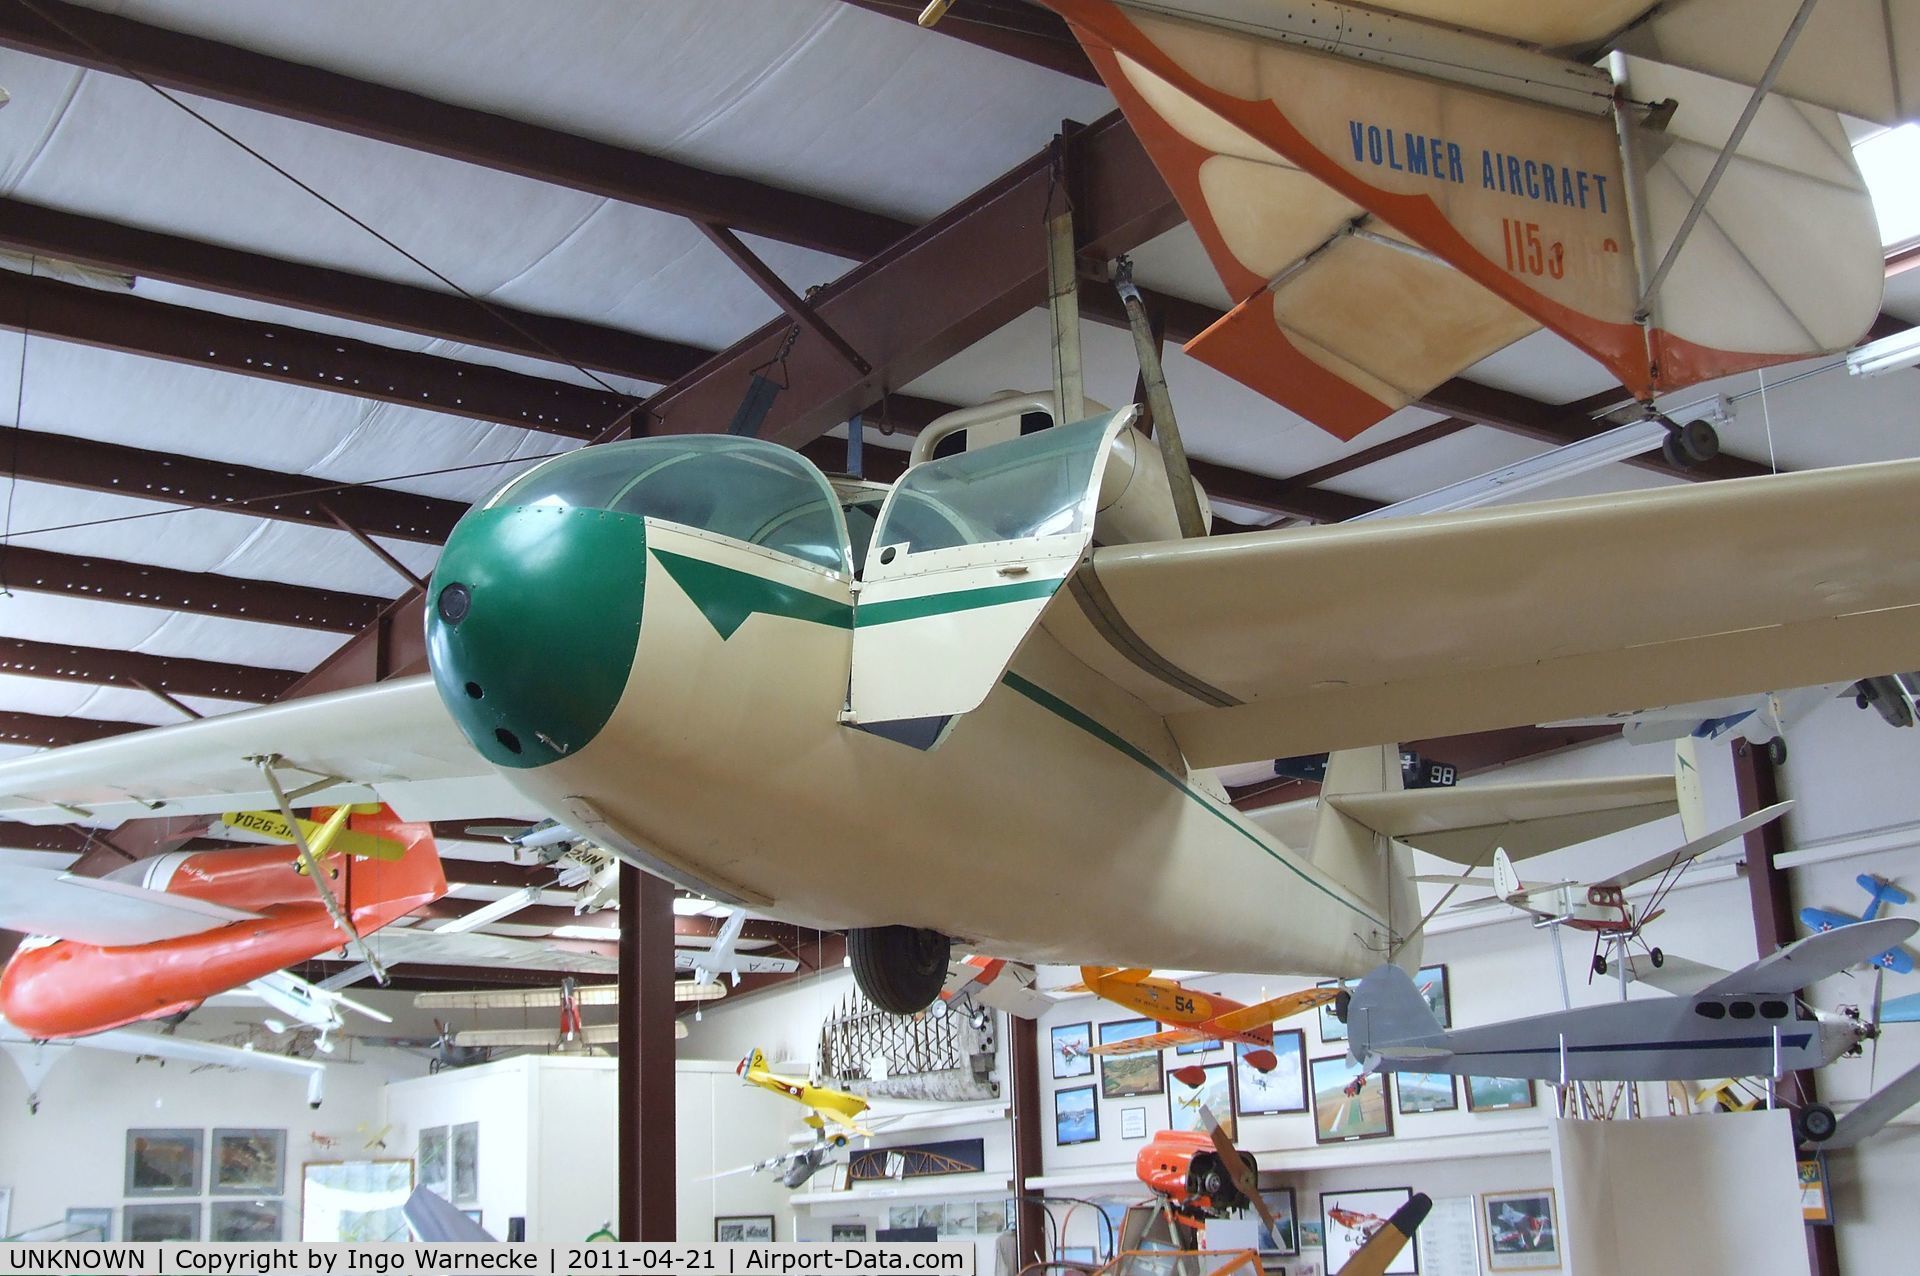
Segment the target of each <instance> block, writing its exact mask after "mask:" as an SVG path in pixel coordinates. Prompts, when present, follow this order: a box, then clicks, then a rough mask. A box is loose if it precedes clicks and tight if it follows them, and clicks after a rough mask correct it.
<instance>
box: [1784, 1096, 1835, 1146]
mask: <svg viewBox="0 0 1920 1276" xmlns="http://www.w3.org/2000/svg"><path fill="white" fill-rule="evenodd" d="M1839 1125H1840V1123H1839V1121H1838V1120H1837V1119H1836V1118H1835V1117H1834V1115H1833V1109H1832V1108H1830V1107H1828V1106H1827V1105H1826V1104H1824V1103H1809V1104H1808V1105H1807V1106H1806V1107H1804V1108H1801V1109H1800V1110H1799V1111H1798V1112H1795V1113H1794V1114H1793V1133H1794V1137H1795V1138H1796V1139H1797V1140H1798V1141H1799V1142H1801V1143H1825V1142H1826V1141H1827V1140H1828V1139H1830V1138H1832V1137H1833V1132H1834V1131H1835V1130H1836V1129H1838V1128H1839Z"/></svg>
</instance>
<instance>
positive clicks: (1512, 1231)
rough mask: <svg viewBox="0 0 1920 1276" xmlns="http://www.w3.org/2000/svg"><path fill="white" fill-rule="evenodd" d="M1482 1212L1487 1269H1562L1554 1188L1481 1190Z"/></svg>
mask: <svg viewBox="0 0 1920 1276" xmlns="http://www.w3.org/2000/svg"><path fill="white" fill-rule="evenodd" d="M1480 1212H1481V1221H1482V1222H1484V1223H1485V1224H1486V1235H1487V1270H1488V1271H1490V1272H1544V1271H1558V1270H1559V1268H1560V1226H1559V1221H1558V1220H1557V1219H1556V1218H1555V1217H1554V1212H1553V1189H1552V1188H1550V1187H1536V1188H1529V1189H1527V1190H1525V1191H1520V1192H1482V1193H1481V1194H1480Z"/></svg>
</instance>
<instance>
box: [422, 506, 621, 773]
mask: <svg viewBox="0 0 1920 1276" xmlns="http://www.w3.org/2000/svg"><path fill="white" fill-rule="evenodd" d="M645 579H646V523H645V521H644V520H642V519H640V518H636V517H634V516H633V515H631V514H615V513H611V512H609V511H606V510H596V509H574V508H568V507H563V506H554V505H522V506H501V507H497V508H492V509H478V510H473V511H471V512H470V513H468V514H467V515H466V517H464V518H462V519H461V520H460V522H459V525H458V526H456V527H455V528H454V529H453V535H452V536H451V537H450V538H448V540H447V547H446V549H445V551H443V552H442V553H441V555H440V562H439V564H438V565H437V566H436V567H435V568H434V572H433V582H432V585H431V586H430V590H429V594H428V611H427V656H428V661H429V663H430V664H431V666H432V668H433V680H434V683H435V685H436V686H438V687H439V689H440V698H441V699H442V700H444V701H445V702H446V705H447V708H448V710H449V711H450V712H451V713H452V714H453V718H454V721H455V722H457V723H459V724H460V729H461V730H462V731H463V732H465V733H466V736H467V739H469V740H470V741H472V742H473V746H474V747H475V748H476V749H478V750H479V751H480V753H481V756H483V757H485V758H486V759H487V760H488V761H489V762H492V763H494V764H495V765H497V766H503V767H521V768H526V767H537V766H544V765H546V764H547V763H549V762H554V761H557V760H558V759H560V758H563V757H566V756H568V755H569V754H572V753H576V752H578V751H579V750H580V749H581V748H583V747H584V746H585V745H586V744H587V742H588V741H590V740H592V739H593V737H594V736H595V735H597V734H598V733H599V731H600V728H602V727H604V726H605V725H606V724H607V719H608V718H610V717H612V716H613V710H614V707H615V706H616V705H618V704H619V703H620V696H621V693H622V692H623V691H625V689H626V685H627V674H628V673H629V672H630V671H631V670H632V668H633V658H634V649H635V647H636V646H637V645H638V643H639V639H640V612H641V605H642V603H643V602H644V600H645V589H644V584H645Z"/></svg>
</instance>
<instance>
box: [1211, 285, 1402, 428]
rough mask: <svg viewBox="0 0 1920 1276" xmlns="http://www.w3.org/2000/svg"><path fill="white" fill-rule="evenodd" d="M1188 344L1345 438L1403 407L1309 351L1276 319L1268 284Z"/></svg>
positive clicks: (1220, 367)
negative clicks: (1314, 357)
mask: <svg viewBox="0 0 1920 1276" xmlns="http://www.w3.org/2000/svg"><path fill="white" fill-rule="evenodd" d="M1183 348H1184V349H1185V350H1186V352H1187V353H1188V354H1190V355H1192V356H1193V357H1194V358H1196V359H1198V360H1199V361H1200V362H1202V363H1204V364H1206V365H1207V366H1208V367H1210V368H1212V369H1214V370H1215V371H1216V372H1223V373H1225V374H1226V375H1227V376H1230V377H1232V378H1233V379H1234V380H1235V381H1238V382H1239V383H1240V384H1241V385H1243V386H1245V387H1247V389H1249V390H1252V391H1253V392H1254V393H1256V394H1263V395H1265V396H1266V397H1267V398H1269V399H1272V400H1273V401H1274V402H1275V403H1278V404H1279V405H1280V406H1281V407H1283V408H1286V409H1288V410H1290V411H1292V412H1296V413H1298V414H1299V415H1301V416H1303V417H1305V418H1306V419H1307V420H1309V421H1311V422H1313V423H1314V424H1315V425H1317V426H1319V427H1320V428H1321V429H1323V430H1325V431H1327V432H1328V433H1329V434H1332V435H1335V436H1336V437H1338V438H1341V439H1351V438H1352V437H1353V436H1354V435H1356V434H1358V433H1360V432H1361V431H1362V430H1364V429H1366V428H1367V427H1369V426H1372V425H1378V424H1379V423H1380V422H1382V421H1384V420H1386V419H1387V418H1388V417H1390V416H1392V415H1393V414H1394V412H1395V411H1396V410H1397V409H1396V408H1395V406H1394V405H1393V404H1390V403H1382V402H1381V401H1380V400H1378V399H1376V398H1374V397H1373V396H1372V395H1370V394H1368V393H1367V392H1366V391H1364V390H1362V389H1360V388H1359V387H1358V386H1356V385H1354V384H1353V383H1351V382H1349V381H1344V380H1342V379H1341V378H1340V377H1338V376H1337V375H1335V374H1334V373H1332V372H1329V371H1328V370H1327V369H1326V368H1323V367H1322V366H1320V365H1319V364H1318V363H1316V362H1314V361H1313V360H1312V359H1310V358H1308V357H1307V356H1306V355H1305V354H1303V353H1302V352H1301V351H1300V349H1299V347H1297V346H1295V345H1294V344H1293V342H1292V341H1291V340H1289V339H1288V337H1287V334H1286V333H1285V332H1284V331H1282V330H1281V328H1280V325H1279V324H1278V323H1276V322H1275V321H1274V318H1273V298H1272V297H1271V296H1270V295H1269V294H1268V293H1267V292H1266V290H1265V289H1262V290H1261V291H1259V292H1257V293H1255V294H1254V295H1253V296H1251V297H1249V298H1248V299H1247V300H1245V301H1243V302H1241V303H1240V304H1239V305H1237V306H1235V307H1234V308H1233V309H1232V310H1229V311H1228V312H1227V313H1226V314H1224V315H1222V316H1221V317H1220V318H1219V319H1218V320H1216V321H1215V322H1214V323H1213V324H1212V326H1210V327H1209V328H1208V329H1207V330H1206V331H1205V332H1202V333H1201V334H1200V335H1199V336H1197V337H1195V338H1193V340H1191V341H1189V342H1187V344H1186V345H1185V347H1183Z"/></svg>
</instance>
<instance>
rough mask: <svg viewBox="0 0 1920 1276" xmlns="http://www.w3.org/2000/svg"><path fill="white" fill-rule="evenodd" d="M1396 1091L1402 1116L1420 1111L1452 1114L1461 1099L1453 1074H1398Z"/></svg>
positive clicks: (1395, 1077)
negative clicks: (1455, 1086) (1455, 1087)
mask: <svg viewBox="0 0 1920 1276" xmlns="http://www.w3.org/2000/svg"><path fill="white" fill-rule="evenodd" d="M1393 1092H1394V1098H1395V1100H1396V1105H1397V1106H1398V1107H1399V1109H1400V1115H1401V1116H1411V1115H1413V1114H1415V1113H1419V1112H1452V1111H1455V1110H1456V1109H1458V1108H1459V1106H1460V1098H1459V1094H1458V1092H1457V1091H1456V1090H1455V1089H1454V1084H1453V1074H1452V1073H1450V1072H1396V1073H1394V1074H1393Z"/></svg>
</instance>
